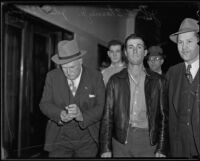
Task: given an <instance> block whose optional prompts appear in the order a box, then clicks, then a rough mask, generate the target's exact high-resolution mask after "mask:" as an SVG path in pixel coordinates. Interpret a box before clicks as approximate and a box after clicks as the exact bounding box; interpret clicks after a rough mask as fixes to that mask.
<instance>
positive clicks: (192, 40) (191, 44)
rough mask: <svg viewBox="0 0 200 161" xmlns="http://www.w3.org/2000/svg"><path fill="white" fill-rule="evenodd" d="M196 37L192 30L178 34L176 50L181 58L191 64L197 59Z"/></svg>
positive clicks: (197, 46)
mask: <svg viewBox="0 0 200 161" xmlns="http://www.w3.org/2000/svg"><path fill="white" fill-rule="evenodd" d="M197 43H198V38H197V37H196V35H195V33H194V32H186V33H182V34H179V35H178V43H177V44H178V51H179V54H180V56H181V57H182V59H183V60H184V61H185V62H187V63H189V64H191V63H193V62H194V61H195V60H197V59H199V45H198V44H197Z"/></svg>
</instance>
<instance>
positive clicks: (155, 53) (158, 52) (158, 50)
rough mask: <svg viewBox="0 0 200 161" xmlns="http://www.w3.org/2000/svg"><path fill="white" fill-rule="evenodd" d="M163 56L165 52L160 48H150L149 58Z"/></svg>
mask: <svg viewBox="0 0 200 161" xmlns="http://www.w3.org/2000/svg"><path fill="white" fill-rule="evenodd" d="M162 54H163V50H162V48H161V47H160V46H151V47H150V48H149V56H160V55H162Z"/></svg>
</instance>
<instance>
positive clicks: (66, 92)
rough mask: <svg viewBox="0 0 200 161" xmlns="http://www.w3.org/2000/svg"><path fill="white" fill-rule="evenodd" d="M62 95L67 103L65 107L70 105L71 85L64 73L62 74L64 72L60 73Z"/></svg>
mask: <svg viewBox="0 0 200 161" xmlns="http://www.w3.org/2000/svg"><path fill="white" fill-rule="evenodd" d="M60 72H61V74H60V79H59V80H60V93H61V96H62V98H63V101H64V103H65V106H66V105H68V104H69V103H70V102H69V101H70V94H71V93H70V92H71V91H70V89H69V85H68V83H67V78H66V77H65V75H64V73H63V72H62V70H61V71H60Z"/></svg>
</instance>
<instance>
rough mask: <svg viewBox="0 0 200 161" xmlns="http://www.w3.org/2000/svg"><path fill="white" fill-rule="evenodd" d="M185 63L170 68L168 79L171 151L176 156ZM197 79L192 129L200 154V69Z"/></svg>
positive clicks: (193, 89) (194, 89) (194, 87)
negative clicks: (180, 97) (178, 111)
mask: <svg viewBox="0 0 200 161" xmlns="http://www.w3.org/2000/svg"><path fill="white" fill-rule="evenodd" d="M185 71H186V69H185V64H184V63H180V64H177V65H175V66H173V67H171V68H170V69H169V71H168V72H167V75H166V77H167V79H168V87H169V94H168V95H169V136H170V153H171V156H172V157H173V156H176V151H177V148H178V147H177V145H176V140H177V134H178V131H177V126H178V113H177V110H178V107H179V100H180V99H179V96H180V93H181V92H182V90H181V84H182V83H181V82H182V80H183V77H184V76H185V75H184V74H185ZM195 79H198V80H197V82H198V83H197V84H196V85H194V86H193V87H192V91H193V93H194V95H193V96H194V97H195V102H194V103H193V107H192V114H191V117H192V118H191V121H192V125H191V126H192V130H193V136H194V140H195V144H196V146H197V150H198V153H199V154H200V123H199V116H200V103H199V85H200V84H199V70H198V72H197V75H196V77H195Z"/></svg>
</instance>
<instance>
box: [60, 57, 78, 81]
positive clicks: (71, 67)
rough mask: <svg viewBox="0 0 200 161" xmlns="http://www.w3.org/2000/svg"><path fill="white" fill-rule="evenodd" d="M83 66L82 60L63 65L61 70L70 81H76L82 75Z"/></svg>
mask: <svg viewBox="0 0 200 161" xmlns="http://www.w3.org/2000/svg"><path fill="white" fill-rule="evenodd" d="M81 66H82V59H78V60H74V61H72V62H70V63H67V64H62V65H61V68H62V70H63V72H64V74H65V76H66V77H67V78H68V79H70V80H74V79H76V78H77V77H78V76H79V75H80V72H81Z"/></svg>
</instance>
